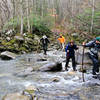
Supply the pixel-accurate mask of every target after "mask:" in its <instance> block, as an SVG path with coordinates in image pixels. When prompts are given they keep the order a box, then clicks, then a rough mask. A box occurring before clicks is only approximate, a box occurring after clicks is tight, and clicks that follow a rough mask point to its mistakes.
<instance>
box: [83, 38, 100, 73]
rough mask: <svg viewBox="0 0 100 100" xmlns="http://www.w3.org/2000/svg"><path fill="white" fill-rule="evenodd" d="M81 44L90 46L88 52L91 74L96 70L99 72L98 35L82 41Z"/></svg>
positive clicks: (99, 39) (99, 41)
mask: <svg viewBox="0 0 100 100" xmlns="http://www.w3.org/2000/svg"><path fill="white" fill-rule="evenodd" d="M83 46H84V47H89V48H90V52H89V53H88V54H89V57H90V59H91V60H92V62H93V69H92V74H93V75H96V74H97V72H99V59H98V52H99V50H100V37H97V38H95V39H94V40H92V41H90V42H88V43H85V42H83Z"/></svg>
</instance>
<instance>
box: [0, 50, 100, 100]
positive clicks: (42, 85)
mask: <svg viewBox="0 0 100 100" xmlns="http://www.w3.org/2000/svg"><path fill="white" fill-rule="evenodd" d="M80 58H81V56H80V57H79V58H78V59H80ZM78 59H77V60H78ZM55 62H61V63H62V70H61V71H57V72H50V71H49V72H48V71H46V72H45V71H41V70H39V69H41V68H42V67H44V66H45V65H47V64H52V63H55ZM64 66H65V52H62V51H57V50H53V51H48V54H47V55H43V54H42V53H35V52H33V53H31V54H24V55H21V56H19V57H17V58H16V59H14V60H9V61H3V60H0V100H2V99H3V100H9V97H11V95H12V94H14V97H16V96H15V95H19V94H22V92H23V91H24V90H26V89H27V88H28V89H29V88H30V87H31V89H32V88H33V87H34V88H35V89H33V90H34V91H35V92H34V94H35V96H36V97H37V98H38V100H99V99H100V80H99V79H95V78H92V74H91V65H86V64H85V65H84V66H85V68H87V72H86V73H85V82H83V80H82V73H81V72H80V68H81V65H80V64H78V65H77V71H76V72H73V70H72V67H71V62H70V64H69V66H70V68H69V71H65V68H64ZM16 93H19V94H16ZM6 94H10V95H9V96H7V95H6ZM5 95H6V97H4V96H5ZM25 96H27V95H25ZM3 97H4V98H3ZM28 97H29V98H28ZM23 98H24V97H23ZM37 98H33V99H34V100H36V99H37ZM13 100H15V99H13ZM18 100H32V98H30V96H29V95H28V96H27V98H26V99H18Z"/></svg>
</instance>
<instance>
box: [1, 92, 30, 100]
mask: <svg viewBox="0 0 100 100" xmlns="http://www.w3.org/2000/svg"><path fill="white" fill-rule="evenodd" d="M2 100H30V98H29V97H28V96H26V95H22V94H20V93H12V94H7V95H6V96H4V97H3V99H2Z"/></svg>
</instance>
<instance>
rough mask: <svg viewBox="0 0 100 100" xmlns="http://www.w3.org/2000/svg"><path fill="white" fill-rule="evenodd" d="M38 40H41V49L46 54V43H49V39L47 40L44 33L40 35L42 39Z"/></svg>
mask: <svg viewBox="0 0 100 100" xmlns="http://www.w3.org/2000/svg"><path fill="white" fill-rule="evenodd" d="M40 42H42V46H43V51H44V54H45V55H47V53H46V52H47V46H48V43H50V41H49V40H48V38H47V36H46V35H44V36H43V37H42V39H41V40H40Z"/></svg>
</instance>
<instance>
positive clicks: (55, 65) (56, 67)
mask: <svg viewBox="0 0 100 100" xmlns="http://www.w3.org/2000/svg"><path fill="white" fill-rule="evenodd" d="M61 70H62V63H60V62H52V63H48V64H46V65H43V66H42V67H41V68H40V69H39V71H44V72H46V71H51V72H55V71H61Z"/></svg>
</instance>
